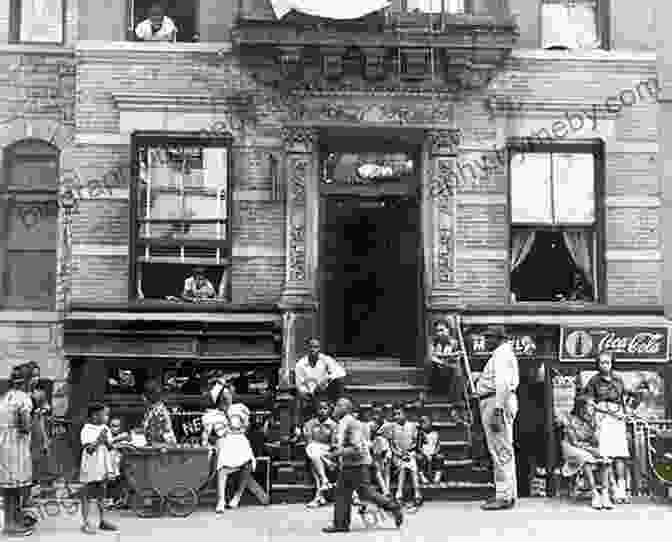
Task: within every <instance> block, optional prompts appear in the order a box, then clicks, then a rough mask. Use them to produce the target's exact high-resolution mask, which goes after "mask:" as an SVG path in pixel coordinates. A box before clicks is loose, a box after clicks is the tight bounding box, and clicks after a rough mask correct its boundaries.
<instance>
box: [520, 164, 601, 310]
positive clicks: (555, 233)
mask: <svg viewBox="0 0 672 542" xmlns="http://www.w3.org/2000/svg"><path fill="white" fill-rule="evenodd" d="M510 171H511V299H512V301H513V302H519V301H579V302H591V301H595V299H596V292H597V281H598V273H597V259H598V254H597V250H598V249H597V246H598V245H597V241H598V235H599V228H598V221H597V206H596V196H595V190H596V177H597V175H596V171H597V169H596V156H595V155H594V154H593V153H592V152H581V153H565V152H517V151H514V152H512V157H511V163H510ZM539 276H544V277H545V280H543V281H539V280H537V278H538V277H539Z"/></svg>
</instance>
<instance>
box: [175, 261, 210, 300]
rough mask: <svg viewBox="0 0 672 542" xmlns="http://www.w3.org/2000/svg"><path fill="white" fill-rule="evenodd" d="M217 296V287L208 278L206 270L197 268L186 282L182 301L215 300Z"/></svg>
mask: <svg viewBox="0 0 672 542" xmlns="http://www.w3.org/2000/svg"><path fill="white" fill-rule="evenodd" d="M215 295H216V292H215V287H214V286H213V285H212V282H210V281H209V280H208V279H207V278H206V276H205V268H204V267H195V268H194V270H193V272H192V275H191V276H190V277H187V279H186V280H185V281H184V288H183V290H182V299H184V300H185V301H202V300H205V299H214V298H215Z"/></svg>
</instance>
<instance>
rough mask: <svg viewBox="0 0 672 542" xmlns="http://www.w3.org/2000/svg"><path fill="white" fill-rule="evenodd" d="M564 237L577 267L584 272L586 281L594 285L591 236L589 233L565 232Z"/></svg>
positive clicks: (579, 231)
mask: <svg viewBox="0 0 672 542" xmlns="http://www.w3.org/2000/svg"><path fill="white" fill-rule="evenodd" d="M562 237H563V238H564V240H565V245H567V250H568V251H569V254H570V255H571V256H572V260H574V263H575V264H576V266H577V267H578V268H579V269H580V270H581V271H582V272H583V274H584V276H585V277H586V281H587V282H588V284H590V285H591V286H592V285H593V265H592V263H591V258H590V243H591V235H590V232H588V231H581V230H578V231H565V232H562Z"/></svg>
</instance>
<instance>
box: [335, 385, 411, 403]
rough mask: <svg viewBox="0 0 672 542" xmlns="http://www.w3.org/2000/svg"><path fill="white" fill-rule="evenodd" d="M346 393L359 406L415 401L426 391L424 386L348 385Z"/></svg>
mask: <svg viewBox="0 0 672 542" xmlns="http://www.w3.org/2000/svg"><path fill="white" fill-rule="evenodd" d="M345 389H346V392H347V394H348V396H349V397H351V398H352V399H353V400H354V401H355V402H356V403H357V404H359V405H362V404H371V403H395V402H397V401H402V402H409V401H415V400H417V398H418V397H419V395H420V394H421V393H422V392H423V391H424V387H423V386H414V385H411V384H401V383H399V384H395V383H390V384H387V383H385V384H374V385H369V384H367V385H359V384H353V385H346V387H345Z"/></svg>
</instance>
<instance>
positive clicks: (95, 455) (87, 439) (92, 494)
mask: <svg viewBox="0 0 672 542" xmlns="http://www.w3.org/2000/svg"><path fill="white" fill-rule="evenodd" d="M109 416H110V411H109V409H108V407H107V406H105V405H104V404H102V403H94V404H92V405H90V406H89V423H86V424H84V427H83V428H82V432H81V436H80V438H81V442H82V462H81V467H80V477H79V479H80V481H81V482H82V483H83V484H84V488H83V489H82V495H81V497H82V521H83V525H82V531H83V532H84V533H86V534H95V533H96V527H95V526H93V525H91V523H90V522H89V511H90V504H91V501H95V502H96V504H97V505H98V511H99V513H100V521H99V523H98V529H100V530H101V531H116V530H117V528H116V527H115V526H114V525H112V524H111V523H109V522H107V521H105V518H104V511H105V507H104V505H103V501H104V499H105V490H106V485H107V482H108V480H109V479H110V478H112V477H113V476H114V465H113V461H112V456H111V454H110V449H111V448H112V437H111V433H110V428H109V427H108V426H107V422H108V419H109Z"/></svg>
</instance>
